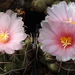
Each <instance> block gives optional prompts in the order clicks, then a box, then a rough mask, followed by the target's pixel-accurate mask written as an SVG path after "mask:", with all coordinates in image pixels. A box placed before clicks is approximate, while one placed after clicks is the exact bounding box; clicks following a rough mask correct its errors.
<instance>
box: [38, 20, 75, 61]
mask: <svg viewBox="0 0 75 75" xmlns="http://www.w3.org/2000/svg"><path fill="white" fill-rule="evenodd" d="M41 26H42V28H41V29H40V30H39V32H40V36H39V37H38V41H39V42H40V43H42V46H41V48H42V51H44V52H46V53H50V54H51V55H53V56H56V59H57V60H58V61H68V60H70V59H73V60H74V59H75V25H73V24H71V23H63V22H53V21H51V20H49V19H48V20H44V21H42V22H41Z"/></svg>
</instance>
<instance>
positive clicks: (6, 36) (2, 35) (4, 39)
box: [0, 32, 9, 43]
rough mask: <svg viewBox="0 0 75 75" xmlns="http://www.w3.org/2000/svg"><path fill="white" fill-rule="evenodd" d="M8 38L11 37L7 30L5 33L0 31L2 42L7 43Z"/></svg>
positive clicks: (0, 40)
mask: <svg viewBox="0 0 75 75" xmlns="http://www.w3.org/2000/svg"><path fill="white" fill-rule="evenodd" d="M8 39H9V36H8V33H7V32H5V33H3V32H1V33H0V42H1V43H6V42H7V41H8Z"/></svg>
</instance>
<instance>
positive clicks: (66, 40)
mask: <svg viewBox="0 0 75 75" xmlns="http://www.w3.org/2000/svg"><path fill="white" fill-rule="evenodd" d="M60 41H61V43H62V46H63V47H64V48H66V47H67V46H68V45H71V43H72V38H71V37H62V38H60Z"/></svg>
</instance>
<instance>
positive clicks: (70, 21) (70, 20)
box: [66, 18, 75, 24]
mask: <svg viewBox="0 0 75 75" xmlns="http://www.w3.org/2000/svg"><path fill="white" fill-rule="evenodd" d="M66 22H68V23H71V24H75V22H73V21H72V18H69V21H66Z"/></svg>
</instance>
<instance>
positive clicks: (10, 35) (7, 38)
mask: <svg viewBox="0 0 75 75" xmlns="http://www.w3.org/2000/svg"><path fill="white" fill-rule="evenodd" d="M23 24H24V23H23V21H22V17H17V14H16V13H14V12H12V11H11V10H8V11H7V12H6V13H0V52H6V53H7V54H12V53H14V51H15V50H19V49H21V48H22V47H23V44H22V41H23V40H25V39H26V37H27V35H26V34H25V32H24V28H23Z"/></svg>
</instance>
